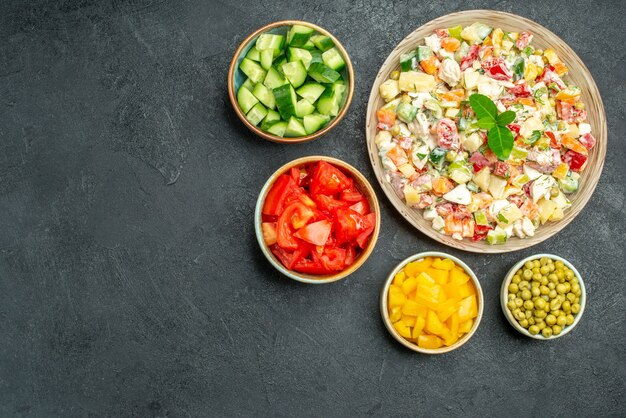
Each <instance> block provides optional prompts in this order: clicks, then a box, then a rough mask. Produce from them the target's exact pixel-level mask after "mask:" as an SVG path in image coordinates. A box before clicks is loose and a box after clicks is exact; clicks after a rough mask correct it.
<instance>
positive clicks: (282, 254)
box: [270, 245, 311, 270]
mask: <svg viewBox="0 0 626 418" xmlns="http://www.w3.org/2000/svg"><path fill="white" fill-rule="evenodd" d="M270 250H272V253H273V254H274V255H275V256H276V258H278V259H279V260H280V262H281V263H283V266H285V267H286V268H288V269H289V270H292V269H293V267H294V265H295V264H296V263H298V262H300V261H301V260H302V259H304V258H305V257H306V256H307V255H308V253H309V252H310V251H311V249H310V248H309V247H308V246H301V247H299V248H297V249H296V250H295V251H288V250H285V249H283V248H281V247H280V246H279V245H272V246H271V247H270Z"/></svg>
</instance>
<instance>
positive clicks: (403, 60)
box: [400, 51, 418, 71]
mask: <svg viewBox="0 0 626 418" xmlns="http://www.w3.org/2000/svg"><path fill="white" fill-rule="evenodd" d="M417 65H418V63H417V51H411V52H409V53H408V54H402V55H400V71H412V70H415V69H416V68H417Z"/></svg>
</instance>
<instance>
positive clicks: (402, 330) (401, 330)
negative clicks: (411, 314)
mask: <svg viewBox="0 0 626 418" xmlns="http://www.w3.org/2000/svg"><path fill="white" fill-rule="evenodd" d="M392 326H393V327H394V328H395V329H396V331H398V334H400V335H401V336H402V337H404V338H411V328H409V327H408V325H407V324H405V323H404V321H402V320H399V321H398V322H394V323H393V324H392Z"/></svg>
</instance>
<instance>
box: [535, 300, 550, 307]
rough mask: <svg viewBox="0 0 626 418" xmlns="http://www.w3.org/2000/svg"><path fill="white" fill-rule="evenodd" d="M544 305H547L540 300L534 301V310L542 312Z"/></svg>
mask: <svg viewBox="0 0 626 418" xmlns="http://www.w3.org/2000/svg"><path fill="white" fill-rule="evenodd" d="M546 305H547V303H546V301H545V300H543V299H541V298H539V299H537V300H536V301H535V309H538V310H543V309H545V308H546Z"/></svg>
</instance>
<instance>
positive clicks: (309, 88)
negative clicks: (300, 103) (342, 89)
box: [296, 83, 326, 103]
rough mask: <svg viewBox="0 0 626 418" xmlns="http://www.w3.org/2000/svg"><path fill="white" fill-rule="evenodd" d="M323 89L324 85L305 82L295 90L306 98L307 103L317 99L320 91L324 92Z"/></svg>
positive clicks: (320, 93)
mask: <svg viewBox="0 0 626 418" xmlns="http://www.w3.org/2000/svg"><path fill="white" fill-rule="evenodd" d="M325 89H326V87H324V86H322V85H321V84H317V83H306V84H304V85H303V86H302V87H300V88H299V89H298V90H296V93H298V95H299V96H300V97H302V98H304V99H307V100H308V101H309V103H315V101H316V100H317V99H319V97H320V96H321V95H322V93H324V90H325Z"/></svg>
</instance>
